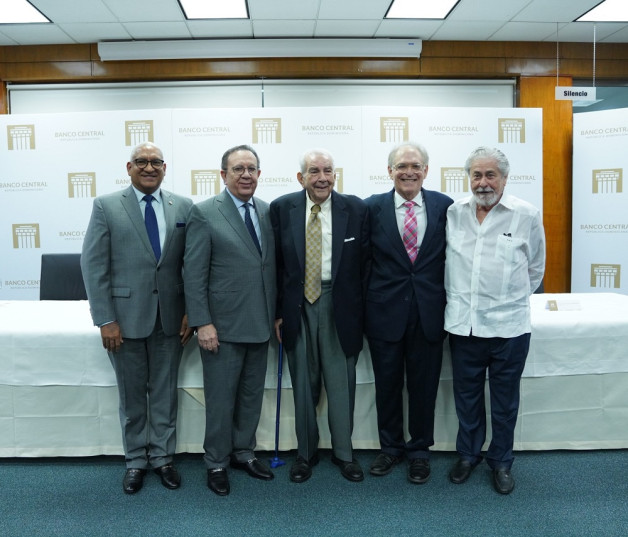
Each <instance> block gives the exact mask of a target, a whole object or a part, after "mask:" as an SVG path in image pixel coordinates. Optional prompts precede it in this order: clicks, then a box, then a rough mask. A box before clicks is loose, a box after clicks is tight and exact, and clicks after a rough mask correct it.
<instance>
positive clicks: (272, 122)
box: [253, 117, 281, 144]
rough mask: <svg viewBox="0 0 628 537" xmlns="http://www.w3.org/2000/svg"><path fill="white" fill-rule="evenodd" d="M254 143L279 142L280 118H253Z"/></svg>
mask: <svg viewBox="0 0 628 537" xmlns="http://www.w3.org/2000/svg"><path fill="white" fill-rule="evenodd" d="M253 143H254V144H280V143H281V118H278V117H272V118H253Z"/></svg>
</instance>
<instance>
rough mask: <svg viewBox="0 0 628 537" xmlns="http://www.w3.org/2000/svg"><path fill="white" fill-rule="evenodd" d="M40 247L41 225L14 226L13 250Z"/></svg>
mask: <svg viewBox="0 0 628 537" xmlns="http://www.w3.org/2000/svg"><path fill="white" fill-rule="evenodd" d="M39 247H40V242H39V224H13V248H39Z"/></svg>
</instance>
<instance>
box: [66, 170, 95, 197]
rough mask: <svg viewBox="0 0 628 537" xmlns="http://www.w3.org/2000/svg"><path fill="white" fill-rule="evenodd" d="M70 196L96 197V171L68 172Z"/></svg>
mask: <svg viewBox="0 0 628 537" xmlns="http://www.w3.org/2000/svg"><path fill="white" fill-rule="evenodd" d="M68 197H70V198H95V197H96V174H95V173H94V172H83V173H68Z"/></svg>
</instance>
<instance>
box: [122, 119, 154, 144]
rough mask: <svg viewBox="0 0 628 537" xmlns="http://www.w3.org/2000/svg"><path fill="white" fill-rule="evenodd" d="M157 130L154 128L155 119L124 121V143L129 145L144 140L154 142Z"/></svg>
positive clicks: (140, 142)
mask: <svg viewBox="0 0 628 537" xmlns="http://www.w3.org/2000/svg"><path fill="white" fill-rule="evenodd" d="M154 141H155V132H154V128H153V120H152V119H146V120H134V121H125V122H124V143H125V145H127V146H129V147H135V146H136V145H139V144H142V143H144V142H154Z"/></svg>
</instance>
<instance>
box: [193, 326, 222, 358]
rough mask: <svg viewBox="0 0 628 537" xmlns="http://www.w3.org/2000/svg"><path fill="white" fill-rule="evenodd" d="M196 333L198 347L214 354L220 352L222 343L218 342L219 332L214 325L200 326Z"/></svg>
mask: <svg viewBox="0 0 628 537" xmlns="http://www.w3.org/2000/svg"><path fill="white" fill-rule="evenodd" d="M196 332H197V335H198V345H199V347H200V348H201V349H205V350H206V351H210V352H213V353H214V354H215V353H217V352H218V347H220V342H219V341H218V332H216V327H215V326H214V325H213V324H211V323H210V324H205V325H203V326H199V327H198V328H197V330H196Z"/></svg>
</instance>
